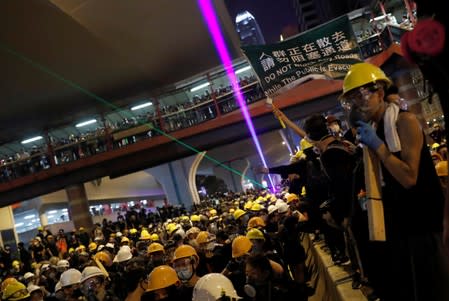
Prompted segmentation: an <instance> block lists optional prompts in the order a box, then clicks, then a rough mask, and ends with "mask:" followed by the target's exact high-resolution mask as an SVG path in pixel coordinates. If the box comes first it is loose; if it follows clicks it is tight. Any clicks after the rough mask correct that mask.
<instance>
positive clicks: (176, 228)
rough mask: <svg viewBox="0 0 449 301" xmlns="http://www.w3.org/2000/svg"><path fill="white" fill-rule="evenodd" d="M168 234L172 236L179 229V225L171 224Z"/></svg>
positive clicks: (168, 226) (168, 227)
mask: <svg viewBox="0 0 449 301" xmlns="http://www.w3.org/2000/svg"><path fill="white" fill-rule="evenodd" d="M166 229H167V233H168V234H169V235H171V234H172V233H173V232H175V231H176V230H178V229H179V227H178V225H177V224H175V223H170V224H168V225H167V228H166Z"/></svg>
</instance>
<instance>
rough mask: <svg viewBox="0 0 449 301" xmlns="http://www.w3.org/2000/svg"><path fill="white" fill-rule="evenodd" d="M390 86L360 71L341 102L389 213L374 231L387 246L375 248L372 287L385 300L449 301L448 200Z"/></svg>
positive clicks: (416, 128) (368, 69)
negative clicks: (379, 229) (444, 234)
mask: <svg viewBox="0 0 449 301" xmlns="http://www.w3.org/2000/svg"><path fill="white" fill-rule="evenodd" d="M391 84H392V82H391V80H390V79H389V78H388V77H387V76H386V75H385V73H384V72H383V71H382V70H381V69H380V68H378V67H377V66H374V65H372V64H369V63H358V64H355V65H353V66H352V67H351V68H350V70H349V71H348V73H347V74H346V76H345V79H344V82H343V94H342V95H341V96H340V101H341V104H342V106H343V107H344V108H345V109H346V110H347V111H349V112H350V116H352V118H351V119H352V122H353V123H355V124H356V125H357V135H358V138H359V141H360V142H361V143H363V144H364V145H365V155H366V156H365V158H364V163H365V170H367V169H368V168H367V166H370V167H371V168H372V169H371V170H373V171H374V172H368V173H365V182H366V184H367V185H366V186H367V196H368V198H369V200H368V202H370V201H373V202H375V201H378V203H381V206H383V212H381V213H380V215H378V216H377V217H379V216H382V215H383V217H384V220H376V219H374V220H372V221H373V222H372V223H370V228H371V227H378V225H379V224H383V223H384V225H385V228H384V230H385V231H384V233H383V234H384V238H385V241H383V242H373V247H375V248H378V249H377V251H378V261H377V262H376V263H375V265H374V266H375V267H376V268H377V273H375V274H374V275H373V274H370V281H371V282H372V285H373V286H374V287H375V288H376V289H377V293H378V294H379V295H380V296H381V299H382V300H449V286H448V283H449V263H448V258H447V257H446V256H445V254H444V249H443V245H442V230H443V206H444V198H443V194H442V191H441V189H440V187H439V182H438V177H437V174H436V172H435V168H434V166H433V164H432V160H431V157H430V153H429V151H428V150H427V147H426V144H425V138H424V133H423V131H422V129H421V126H420V124H419V122H418V120H417V118H416V116H415V115H414V114H412V113H410V112H407V111H403V110H401V109H400V108H399V106H398V105H397V104H396V103H395V102H389V101H388V100H387V98H386V93H385V91H386V89H387V88H388V87H389V86H390V85H391ZM368 170H369V169H368ZM368 187H371V189H372V190H373V191H371V193H370V191H369V190H370V189H369V188H368ZM376 191H377V192H378V194H376V193H377V192H376ZM370 214H371V213H369V215H370ZM377 234H378V235H380V236H382V233H380V234H379V233H377ZM373 237H376V235H373Z"/></svg>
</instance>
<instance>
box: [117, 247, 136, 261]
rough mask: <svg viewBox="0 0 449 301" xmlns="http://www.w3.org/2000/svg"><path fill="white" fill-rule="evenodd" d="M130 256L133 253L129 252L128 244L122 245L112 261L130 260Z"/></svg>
mask: <svg viewBox="0 0 449 301" xmlns="http://www.w3.org/2000/svg"><path fill="white" fill-rule="evenodd" d="M132 257H133V254H132V253H131V250H130V249H129V246H124V247H121V248H120V250H118V252H117V255H115V257H114V262H124V261H127V260H130V259H131V258H132Z"/></svg>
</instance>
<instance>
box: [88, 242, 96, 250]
mask: <svg viewBox="0 0 449 301" xmlns="http://www.w3.org/2000/svg"><path fill="white" fill-rule="evenodd" d="M96 249H97V244H96V243H94V242H91V243H90V244H89V251H90V252H93V251H95V250H96Z"/></svg>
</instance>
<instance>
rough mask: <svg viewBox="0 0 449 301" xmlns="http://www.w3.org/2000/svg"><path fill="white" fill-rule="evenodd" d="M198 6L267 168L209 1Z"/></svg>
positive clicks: (272, 184)
mask: <svg viewBox="0 0 449 301" xmlns="http://www.w3.org/2000/svg"><path fill="white" fill-rule="evenodd" d="M198 5H199V7H200V9H201V13H202V14H203V18H204V20H205V22H206V24H207V27H208V29H209V32H210V35H211V37H212V40H213V41H214V44H215V48H216V50H217V52H218V55H219V57H220V60H221V62H222V64H223V66H224V69H225V70H226V73H227V75H228V78H229V81H230V82H231V85H232V88H233V90H234V96H235V98H236V99H237V102H238V103H239V106H240V110H241V111H242V114H243V117H244V118H245V121H246V125H247V126H248V129H249V132H250V134H251V137H252V139H253V141H254V145H255V146H256V149H257V152H258V154H259V157H260V160H261V161H262V164H263V166H264V167H268V165H267V162H266V160H265V157H264V155H263V152H262V148H261V147H260V143H259V139H257V134H256V131H255V129H254V125H253V122H252V120H251V116H250V115H249V111H248V107H247V106H246V103H245V100H244V99H243V96H242V91H241V89H240V85H239V83H238V81H237V77H236V75H235V72H234V68H233V67H232V60H231V58H230V55H229V51H228V49H227V47H226V44H225V42H224V39H223V35H222V33H221V30H220V27H219V25H218V22H217V16H216V15H215V11H214V9H213V7H212V3H211V1H210V0H198ZM268 179H269V180H270V183H271V187H272V190H273V191H274V189H275V187H274V183H273V180H272V179H271V176H270V174H268Z"/></svg>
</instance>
